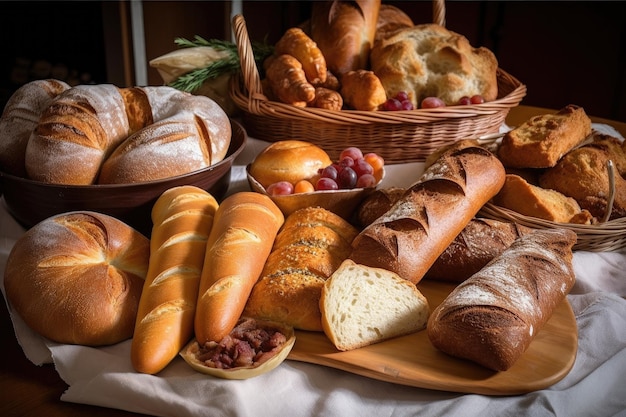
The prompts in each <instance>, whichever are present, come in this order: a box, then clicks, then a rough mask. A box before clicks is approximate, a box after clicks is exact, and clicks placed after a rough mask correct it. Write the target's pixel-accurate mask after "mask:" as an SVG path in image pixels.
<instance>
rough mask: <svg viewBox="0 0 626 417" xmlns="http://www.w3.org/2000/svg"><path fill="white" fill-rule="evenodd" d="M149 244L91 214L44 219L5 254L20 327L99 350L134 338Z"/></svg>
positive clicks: (123, 226) (114, 222)
mask: <svg viewBox="0 0 626 417" xmlns="http://www.w3.org/2000/svg"><path fill="white" fill-rule="evenodd" d="M148 259H149V240H148V239H147V238H146V237H145V236H143V235H141V234H140V233H139V232H137V231H135V230H134V229H132V228H131V227H130V226H128V225H126V224H125V223H122V222H121V221H119V220H117V219H115V218H113V217H110V216H106V215H103V214H98V213H93V212H72V213H65V214H61V215H58V216H55V217H51V218H49V219H46V220H44V221H42V222H41V223H39V224H37V225H35V226H34V227H33V228H31V229H30V230H28V231H27V232H26V233H25V234H24V235H22V237H21V238H20V239H19V240H18V241H17V242H16V243H15V246H14V247H13V249H12V250H11V253H10V254H9V258H8V260H7V265H6V270H5V274H4V286H5V290H6V296H7V300H8V302H9V303H10V305H11V307H12V308H13V309H14V311H15V312H16V313H17V314H19V315H20V316H21V317H22V319H23V320H24V322H25V323H26V324H27V325H28V326H29V327H30V328H32V329H33V330H35V331H36V332H38V333H39V334H41V335H42V336H44V337H46V338H48V339H50V340H52V341H55V342H58V343H69V344H80V345H88V346H99V345H107V344H112V343H117V342H120V341H122V340H125V339H128V338H130V337H132V335H133V329H134V326H135V317H136V315H137V307H138V304H139V297H140V295H141V291H142V287H143V282H144V278H145V276H146V272H147V268H148Z"/></svg>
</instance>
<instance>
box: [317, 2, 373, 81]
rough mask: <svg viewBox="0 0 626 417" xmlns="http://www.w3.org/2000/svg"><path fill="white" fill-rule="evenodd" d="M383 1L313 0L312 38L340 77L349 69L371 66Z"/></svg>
mask: <svg viewBox="0 0 626 417" xmlns="http://www.w3.org/2000/svg"><path fill="white" fill-rule="evenodd" d="M380 5H381V1H380V0H357V1H339V0H334V1H318V2H313V8H312V10H311V38H312V39H313V40H314V41H315V42H316V43H317V46H318V47H319V49H320V50H321V51H322V53H323V54H324V57H325V58H326V65H327V67H328V69H329V70H330V72H332V73H333V74H335V75H336V76H337V77H339V79H341V76H343V74H345V73H347V72H349V71H354V70H358V69H367V68H369V54H370V50H371V49H372V46H373V44H374V37H375V36H376V26H377V23H378V12H379V10H380Z"/></svg>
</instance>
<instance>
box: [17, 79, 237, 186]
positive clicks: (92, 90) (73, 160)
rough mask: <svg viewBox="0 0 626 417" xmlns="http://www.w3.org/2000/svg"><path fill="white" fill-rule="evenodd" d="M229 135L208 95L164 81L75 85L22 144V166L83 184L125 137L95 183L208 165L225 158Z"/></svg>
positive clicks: (46, 178) (53, 179)
mask: <svg viewBox="0 0 626 417" xmlns="http://www.w3.org/2000/svg"><path fill="white" fill-rule="evenodd" d="M172 126H174V129H172V128H171V127H172ZM131 135H132V140H131V139H130V138H129V136H131ZM230 139H231V127H230V122H229V120H228V116H227V115H226V113H225V112H224V111H223V110H222V109H221V108H220V107H219V106H218V105H217V104H216V103H215V102H214V101H213V100H211V99H210V98H208V97H204V96H194V95H191V94H189V93H185V92H182V91H179V90H177V89H175V88H172V87H167V86H161V87H132V88H118V87H116V86H114V85H111V84H99V85H79V86H76V87H73V88H70V89H68V90H66V91H64V92H63V93H62V94H60V95H59V96H58V97H57V98H56V99H55V100H54V101H53V102H52V103H51V104H50V105H49V106H48V107H46V109H45V110H44V111H43V113H42V115H41V118H40V120H39V123H38V125H37V127H36V128H35V130H34V132H33V134H32V135H31V137H30V139H29V141H28V145H27V147H26V153H25V166H26V172H27V174H28V176H29V177H30V178H31V179H34V180H36V181H42V182H47V183H55V184H70V185H89V184H93V183H95V182H96V181H97V180H98V175H99V174H100V170H101V168H102V165H103V163H104V161H105V160H106V159H107V158H109V156H110V155H111V154H112V153H113V151H114V150H115V149H116V148H118V146H120V144H122V143H124V144H125V147H124V148H123V149H121V150H120V151H118V152H117V153H116V155H115V161H114V162H112V165H113V166H109V167H107V169H106V172H105V173H104V175H103V178H102V179H101V180H100V181H99V182H100V183H130V182H142V181H149V180H156V179H161V178H165V177H171V176H175V175H180V174H184V173H187V172H190V171H193V170H197V169H201V168H205V167H207V166H210V165H212V164H215V163H217V162H219V161H221V160H222V159H223V158H224V157H225V155H226V152H227V151H228V146H229V144H230ZM128 140H131V141H130V142H129V143H126V141H128ZM146 149H149V151H146ZM190 154H191V155H193V157H190V156H189V155H190ZM130 166H132V167H133V169H130V168H128V167H130ZM118 171H119V172H118Z"/></svg>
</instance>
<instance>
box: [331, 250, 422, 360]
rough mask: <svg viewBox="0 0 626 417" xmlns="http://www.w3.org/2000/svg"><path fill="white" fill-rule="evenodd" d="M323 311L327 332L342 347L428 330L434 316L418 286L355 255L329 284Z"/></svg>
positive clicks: (353, 347)
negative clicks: (357, 260) (359, 261)
mask: <svg viewBox="0 0 626 417" xmlns="http://www.w3.org/2000/svg"><path fill="white" fill-rule="evenodd" d="M320 310H321V314H322V326H323V328H324V333H325V334H326V336H328V338H329V339H330V341H331V342H332V343H333V345H335V347H336V348H337V349H338V350H341V351H346V350H352V349H357V348H360V347H363V346H368V345H371V344H374V343H379V342H382V341H384V340H387V339H391V338H394V337H398V336H404V335H407V334H410V333H414V332H416V331H418V330H422V329H424V328H425V327H426V322H427V320H428V315H429V314H430V310H429V306H428V301H427V300H426V297H424V296H423V295H422V293H421V292H420V291H419V290H418V289H417V287H416V286H415V285H414V284H412V283H410V282H409V281H407V280H405V279H403V278H400V277H399V276H398V275H397V274H395V273H393V272H390V271H387V270H385V269H380V268H371V267H367V266H364V265H358V264H355V263H354V262H352V261H351V260H349V259H348V260H346V261H345V262H343V263H342V264H341V266H340V267H339V268H338V269H337V270H336V271H335V272H334V273H333V274H332V276H331V277H330V278H328V280H327V281H326V282H325V283H324V287H323V289H322V295H321V298H320Z"/></svg>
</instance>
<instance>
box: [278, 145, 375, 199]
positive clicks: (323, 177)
mask: <svg viewBox="0 0 626 417" xmlns="http://www.w3.org/2000/svg"><path fill="white" fill-rule="evenodd" d="M384 165H385V161H384V159H383V158H382V157H381V156H380V155H378V154H376V153H374V152H370V153H366V154H363V152H362V151H361V150H360V149H359V148H357V147H355V146H350V147H348V148H346V149H344V150H343V151H341V153H340V154H339V160H338V161H337V162H335V163H333V164H331V165H328V166H327V167H324V168H322V169H320V170H319V173H318V176H317V177H316V178H314V179H312V180H311V181H308V180H301V181H298V182H297V183H296V184H291V183H290V182H288V181H279V182H276V183H274V184H271V185H269V186H268V187H267V189H266V191H267V193H268V194H269V195H271V196H278V195H290V194H298V193H308V192H314V191H328V190H350V189H353V188H368V187H375V186H376V184H378V182H379V181H380V180H381V179H382V176H383V167H384Z"/></svg>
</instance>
